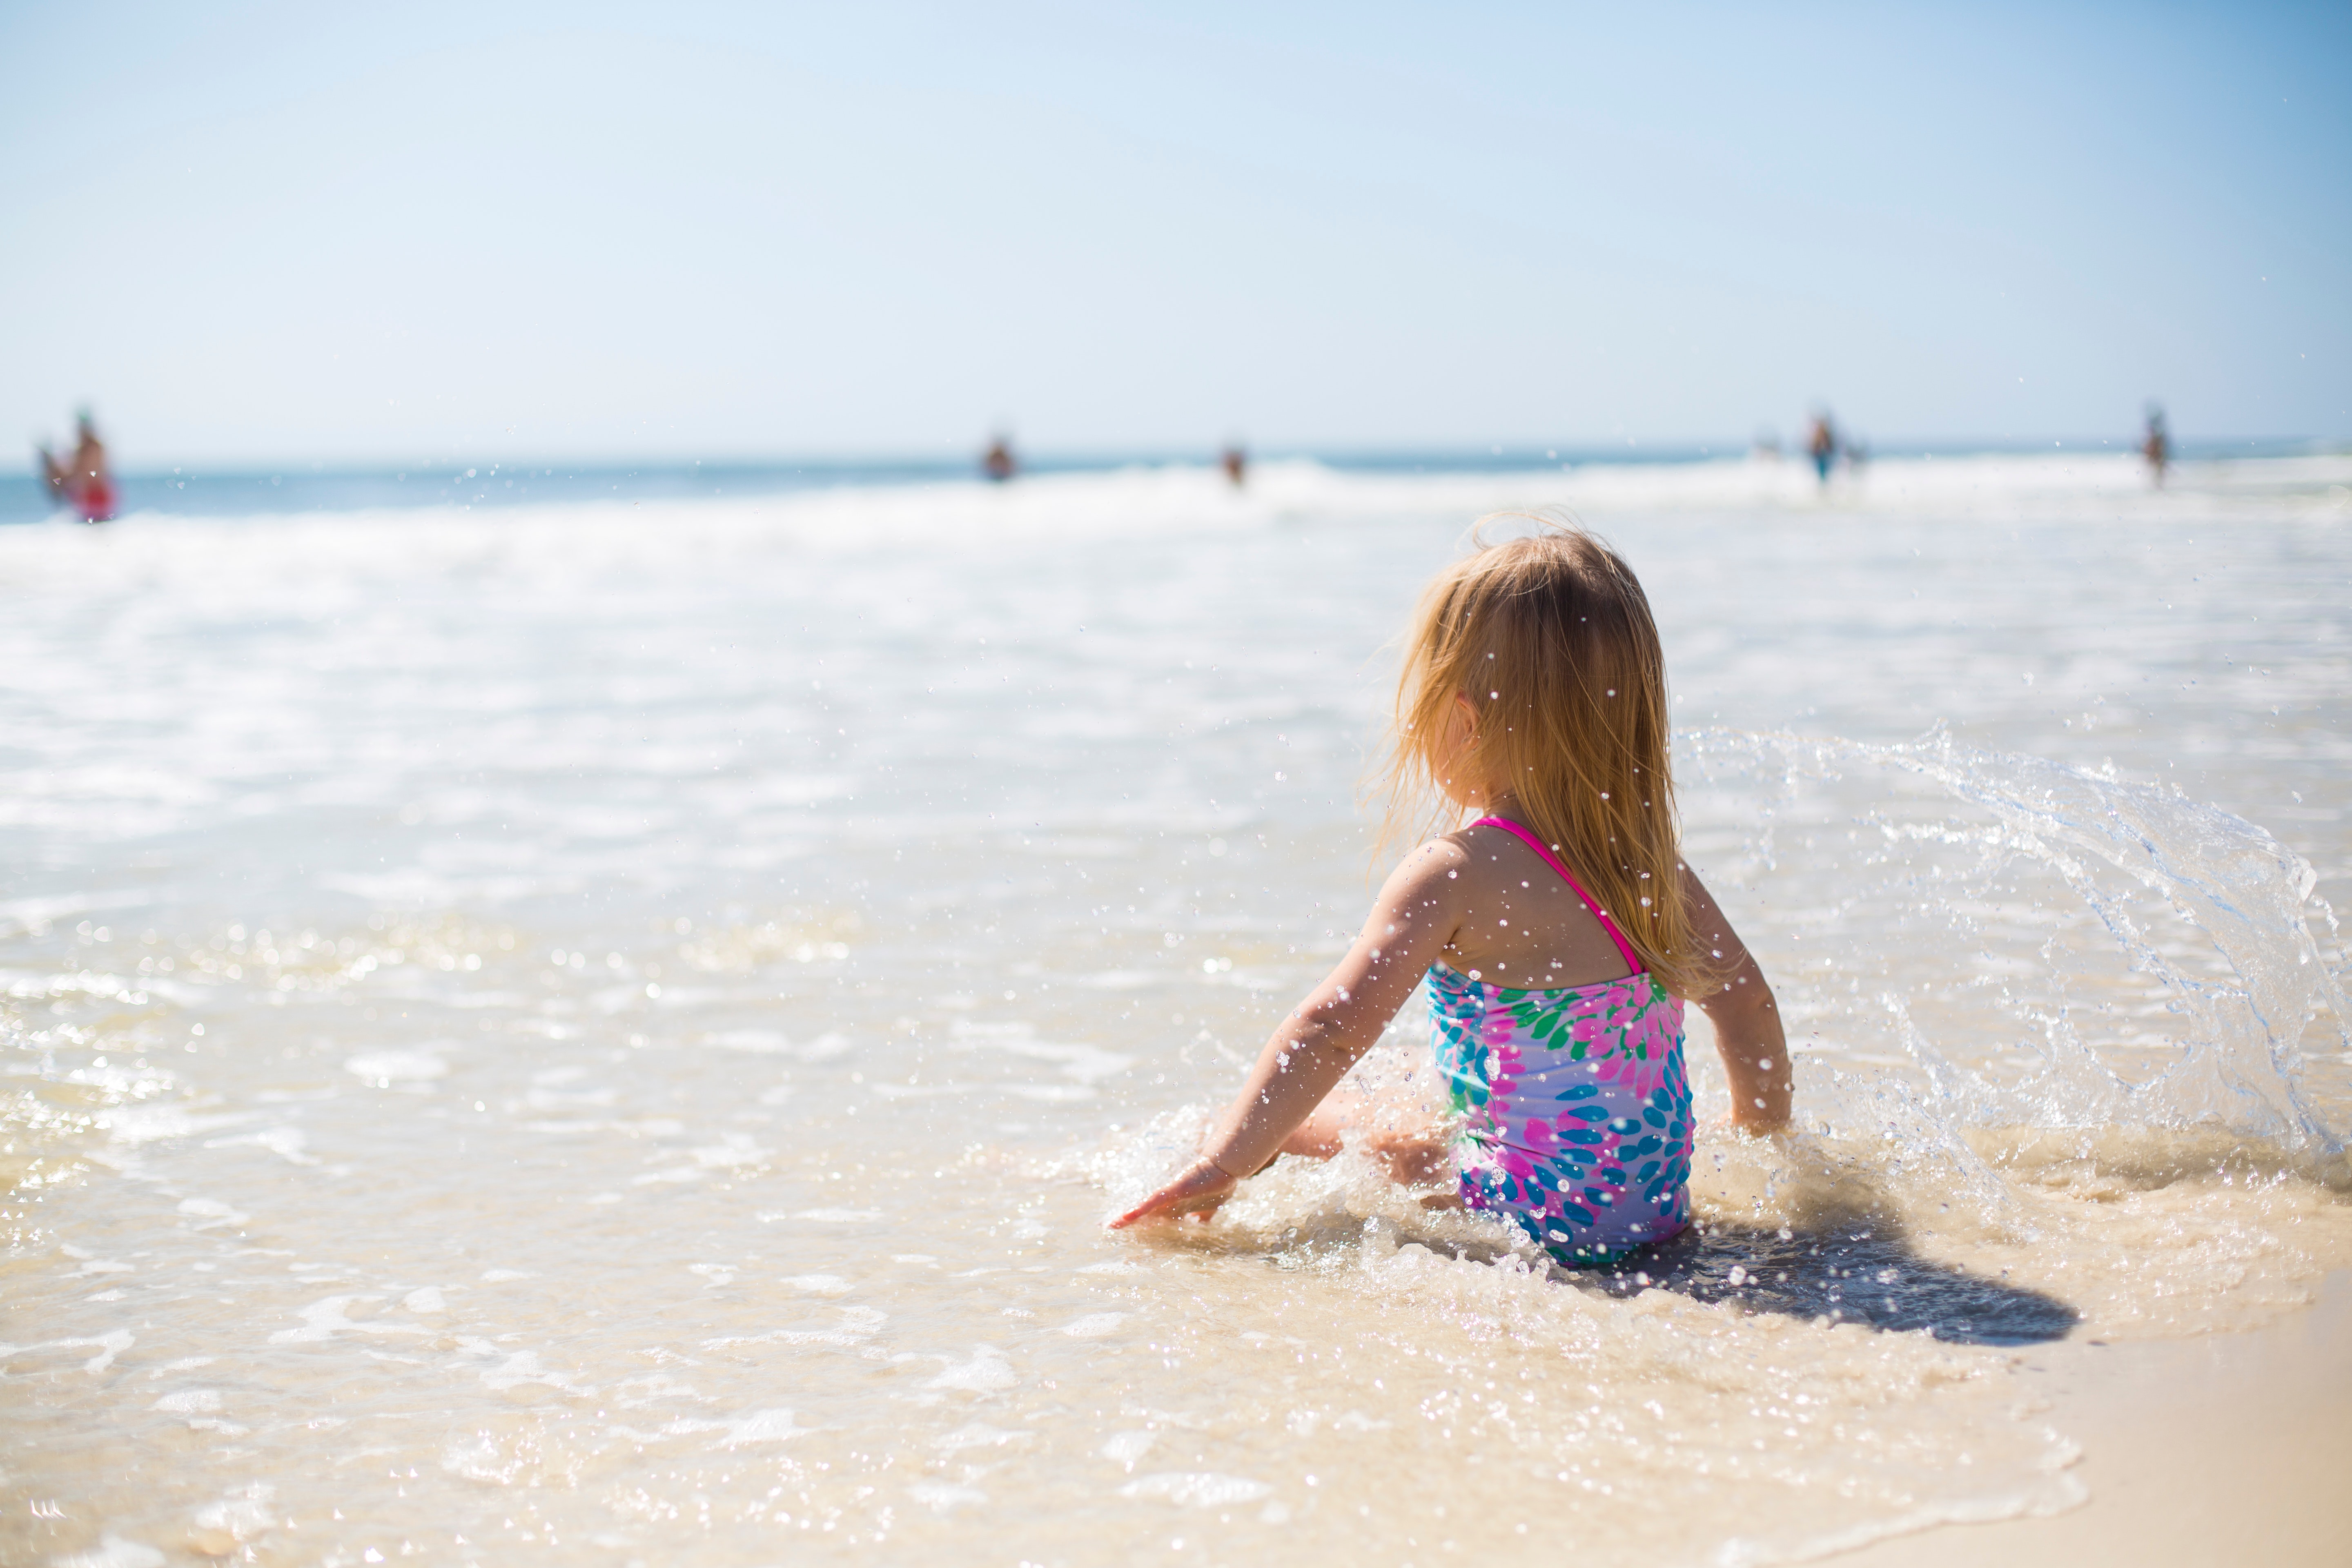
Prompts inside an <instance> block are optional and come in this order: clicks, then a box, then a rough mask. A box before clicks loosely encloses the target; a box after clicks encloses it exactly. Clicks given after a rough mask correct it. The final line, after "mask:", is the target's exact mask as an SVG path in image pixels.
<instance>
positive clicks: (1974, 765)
mask: <svg viewBox="0 0 2352 1568" xmlns="http://www.w3.org/2000/svg"><path fill="white" fill-rule="evenodd" d="M1681 754H1682V760H1683V771H1684V780H1685V794H1686V795H1687V796H1689V797H1691V798H1692V799H1693V800H1694V801H1696V802H1697V803H1698V804H1697V805H1696V807H1695V810H1694V819H1695V820H1694V831H1693V840H1694V848H1693V855H1694V858H1696V859H1700V860H1702V861H1705V860H1707V859H1708V858H1709V857H1708V855H1707V854H1706V850H1707V849H1709V848H1714V847H1721V846H1723V845H1724V844H1725V841H1726V839H1727V837H1733V836H1734V835H1736V837H1737V838H1738V846H1737V856H1736V858H1734V860H1733V863H1732V865H1731V867H1730V870H1731V872H1732V877H1731V879H1732V880H1733V881H1735V882H1737V881H1743V880H1748V879H1751V878H1752V879H1755V881H1756V882H1757V885H1758V889H1759V892H1763V893H1769V894H1770V895H1771V896H1772V898H1773V901H1774V903H1775V904H1776V905H1777V906H1779V908H1780V909H1781V910H1785V909H1787V907H1788V906H1789V905H1790V904H1791V903H1794V904H1796V905H1797V906H1798V912H1797V913H1796V914H1795V915H1794V916H1793V917H1790V916H1788V915H1781V916H1780V919H1782V920H1783V921H1787V923H1788V924H1789V925H1790V928H1791V930H1790V938H1791V940H1790V942H1788V943H1787V944H1786V945H1787V946H1789V947H1790V949H1792V950H1801V948H1802V946H1803V939H1804V938H1805V937H1806V936H1807V935H1809V934H1810V935H1813V936H1815V937H1817V938H1818V937H1823V936H1825V937H1827V938H1828V939H1829V941H1828V946H1829V948H1830V950H1831V952H1830V955H1829V960H1828V962H1822V961H1819V960H1816V961H1814V962H1813V963H1811V964H1810V965H1809V964H1808V963H1807V962H1806V961H1805V960H1803V959H1799V960H1796V961H1795V962H1793V963H1791V964H1790V966H1789V967H1790V969H1791V970H1793V971H1794V980H1795V984H1794V986H1793V990H1794V992H1795V993H1796V994H1795V996H1794V997H1793V998H1792V1001H1793V1003H1794V1006H1793V1007H1792V1021H1793V1020H1794V1017H1795V1016H1796V1015H1797V1014H1807V1015H1810V1016H1811V1018H1812V1019H1813V1020H1816V1021H1822V1022H1824V1023H1826V1022H1828V1021H1832V1020H1834V1021H1835V1023H1836V1024H1837V1025H1838V1026H1840V1028H1839V1031H1838V1032H1839V1033H1840V1034H1841V1035H1842V1036H1843V1037H1844V1043H1845V1044H1846V1045H1847V1046H1848V1047H1849V1050H1850V1053H1851V1054H1853V1055H1854V1056H1856V1057H1858V1058H1861V1059H1864V1060H1870V1059H1873V1058H1872V1057H1871V1053H1870V1052H1869V1051H1868V1050H1867V1049H1866V1048H1861V1049H1857V1048H1854V1047H1866V1046H1867V1045H1868V1044H1869V1043H1870V1041H1871V1039H1872V1038H1873V1037H1876V1038H1878V1039H1879V1040H1882V1041H1886V1043H1890V1044H1892V1045H1893V1046H1894V1047H1895V1055H1896V1056H1898V1057H1899V1058H1901V1059H1903V1060H1905V1061H1906V1062H1907V1063H1908V1064H1910V1066H1911V1067H1912V1068H1914V1069H1915V1070H1916V1074H1917V1075H1918V1076H1919V1077H1921V1078H1924V1079H1925V1080H1926V1088H1927V1099H1928V1100H1929V1102H1930V1103H1931V1104H1932V1106H1933V1107H1934V1114H1935V1116H1936V1117H1937V1118H1938V1119H1940V1120H1941V1121H1944V1122H1945V1123H1947V1124H1948V1125H1950V1126H1953V1127H1956V1128H1974V1129H1996V1128H2009V1129H2035V1130H2045V1131H2053V1130H2064V1131H2085V1132H2087V1131H2101V1132H2105V1131H2131V1130H2139V1129H2149V1130H2166V1131H2191V1130H2201V1131H2210V1132H2216V1133H2221V1134H2225V1135H2227V1137H2228V1138H2229V1139H2231V1140H2236V1141H2241V1142H2250V1143H2258V1144H2263V1145H2267V1146H2268V1147H2269V1148H2270V1150H2272V1151H2273V1152H2274V1153H2275V1154H2276V1155H2277V1156H2279V1157H2281V1158H2283V1159H2284V1161H2285V1162H2286V1163H2289V1164H2290V1165H2292V1166H2293V1167H2294V1168H2296V1169H2298V1170H2299V1171H2300V1172H2302V1173H2305V1174H2307V1175H2311V1176H2315V1177H2318V1178H2320V1179H2323V1180H2326V1181H2327V1182H2328V1183H2329V1184H2331V1185H2336V1186H2339V1187H2340V1186H2343V1185H2345V1184H2347V1183H2352V1173H2347V1161H2346V1137H2345V1132H2344V1131H2343V1126H2342V1121H2341V1115H2340V1111H2336V1112H2335V1113H2334V1115H2333V1117H2331V1109H2330V1108H2328V1107H2324V1106H2322V1105H2320V1104H2318V1103H2316V1102H2315V1100H2314V1098H2313V1096H2312V1095H2311V1094H2310V1093H2309V1092H2308V1090H2307V1087H2306V1084H2305V1066H2306V1060H2305V1047H2304V1043H2305V1037H2307V1036H2308V1035H2311V1034H2313V1033H2314V1032H2317V1033H2318V1034H2320V1035H2321V1036H2324V1037H2327V1038H2328V1039H2330V1040H2332V1042H2333V1043H2332V1044H2331V1045H2330V1046H2328V1047H2326V1048H2327V1049H2329V1050H2331V1051H2340V1050H2343V1049H2345V1048H2346V1047H2352V1026H2347V1024H2348V1021H2352V1010H2347V1006H2346V1004H2345V995H2344V987H2343V984H2342V982H2341V980H2340V978H2339V976H2338V975H2337V973H2336V972H2335V971H2334V970H2333V969H2332V968H2331V966H2330V964H2329V963H2328V962H2327V958H2326V953H2325V952H2324V951H2323V949H2322V947H2321V944H2320V939H2319V935H2318V933H2317V932H2316V931H2315V930H2314V925H2315V918H2316V920H2317V921H2323V922H2325V927H2326V931H2327V932H2328V933H2329V935H2330V936H2331V937H2332V936H2333V934H2334V931H2335V916H2334V912H2333V911H2332V910H2330V909H2329V908H2328V907H2327V905H2326V902H2325V900H2321V899H2319V898H2318V897H2317V896H2316V894H2315V886H2316V880H2317V879H2316V877H2315V873H2314V872H2313V869H2312V868H2311V866H2310V865H2309V863H2308V862H2306V861H2305V860H2304V859H2303V858H2301V857H2300V856H2298V855H2296V854H2294V852H2293V851H2291V850H2289V849H2288V848H2286V847H2284V846H2283V845H2281V844H2280V843H2279V842H2278V840H2277V839H2275V838H2274V837H2272V836H2271V834H2270V833H2268V832H2267V831H2265V830H2264V829H2263V828H2262V827H2260V826H2256V825H2254V824H2252V823H2250V822H2247V821H2246V820H2244V819H2243V818H2242V817H2239V816H2233V815H2231V813H2229V812H2226V811H2223V810H2221V809H2220V808H2218V807H2215V806H2210V805H2200V804H2198V803H2196V802H2194V801H2191V800H2189V799H2188V798H2187V797H2186V796H2184V795H2181V794H2179V792H2178V791H2177V790H2166V789H2161V788H2158V787H2156V786H2153V785H2149V784H2137V783H2133V782H2130V781H2128V780H2125V779H2121V778H2118V777H2116V776H2115V774H2114V773H2113V772H2112V770H2107V771H2093V770H2090V769H2087V768H2083V767H2078V766H2074V765H2070V764H2068V763H2059V762H2053V761H2050V760H2047V759H2043V758H2038V757H2030V756H2021V755H2016V754H2013V753H2004V752H1989V751H1980V750H1978V749H1976V748H1973V747H1969V746H1967V745H1964V744H1962V743H1960V742H1958V741H1956V740H1955V739H1954V738H1953V737H1952V736H1951V735H1950V734H1949V733H1948V731H1944V730H1942V729H1941V728H1940V727H1939V728H1938V729H1937V730H1936V731H1930V732H1929V733H1928V734H1927V736H1925V737H1923V738H1922V739H1920V740H1919V741H1916V742H1911V743H1908V744H1905V745H1894V746H1877V745H1870V744H1866V743H1864V742H1854V741H1845V740H1836V739H1829V740H1814V739H1805V738H1801V737H1798V736H1794V735H1788V734H1753V733H1745V732H1740V731H1728V730H1707V731H1697V732H1695V733H1691V734H1688V735H1685V736H1684V737H1682V752H1681ZM1727 827H1728V828H1730V829H1731V830H1732V832H1731V833H1727V832H1726V831H1725V829H1726V828H1727ZM1767 870H1769V877H1763V876H1759V875H1757V874H1758V873H1759V872H1761V871H1767ZM1772 934H1773V933H1770V932H1769V931H1768V932H1767V933H1766V944H1767V945H1768V946H1769V945H1770V944H1771V939H1772ZM1775 979H1776V984H1777V983H1780V975H1779V973H1776V975H1775ZM2159 1015H2160V1016H2162V1017H2163V1018H2164V1020H2165V1021H2166V1022H2165V1024H2164V1026H2161V1027H2158V1028H2155V1029H2151V1027H2150V1025H2149V1022H2148V1021H2149V1020H2151V1019H2154V1018H2157V1017H2158V1016H2159ZM1890 1031H1891V1035H1892V1039H1891V1041H1887V1040H1886V1037H1887V1036H1888V1034H1889V1033H1890ZM1877 1059H1880V1060H1884V1059H1885V1058H1877Z"/></svg>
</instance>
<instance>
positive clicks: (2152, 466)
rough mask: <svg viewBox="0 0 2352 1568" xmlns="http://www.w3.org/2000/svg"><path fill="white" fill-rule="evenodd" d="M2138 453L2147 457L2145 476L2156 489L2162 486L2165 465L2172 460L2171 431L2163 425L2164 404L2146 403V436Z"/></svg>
mask: <svg viewBox="0 0 2352 1568" xmlns="http://www.w3.org/2000/svg"><path fill="white" fill-rule="evenodd" d="M2139 454H2140V456H2141V457H2143V458H2147V477H2148V479H2149V481H2150V482H2151V483H2153V484H2154V485H2155V486H2156V488H2157V489H2163V488H2164V470H2165V466H2166V465H2167V464H2168V463H2170V462H2171V461H2172V433H2171V432H2170V431H2168V430H2167V429H2166V428H2165V427H2164V405H2162V404H2159V403H2151V404H2149V405H2147V439H2146V440H2144V441H2142V442H2141V443H2140V444H2139Z"/></svg>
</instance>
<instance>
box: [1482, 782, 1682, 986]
mask: <svg viewBox="0 0 2352 1568" xmlns="http://www.w3.org/2000/svg"><path fill="white" fill-rule="evenodd" d="M1470 826H1473V827H1499V828H1501V829H1502V830H1503V831H1504V832H1506V833H1508V834H1511V835H1513V836H1514V837H1517V839H1518V841H1519V842H1520V843H1522V844H1524V845H1526V846H1527V847H1528V848H1530V849H1532V850H1534V851H1535V852H1536V853H1537V854H1538V855H1540V856H1542V857H1543V858H1544V864H1545V865H1547V866H1549V867H1550V868H1552V869H1553V870H1555V871H1557V872H1559V879H1560V880H1561V881H1563V882H1566V883H1567V884H1568V885H1569V887H1570V888H1571V889H1574V890H1575V893H1576V896H1577V899H1578V900H1580V902H1581V903H1582V904H1583V905H1584V907H1585V908H1586V909H1587V910H1591V914H1592V918H1593V919H1594V920H1597V921H1600V922H1601V930H1602V931H1607V932H1608V933H1609V940H1610V941H1611V942H1615V943H1616V944H1617V951H1618V952H1622V953H1623V954H1624V955H1625V967H1626V968H1628V969H1630V970H1632V971H1633V973H1635V974H1639V973H1642V959H1641V955H1640V954H1638V953H1636V952H1634V951H1633V943H1632V942H1627V941H1626V940H1625V933H1624V932H1623V931H1619V930H1618V929H1617V922H1616V921H1612V920H1611V919H1610V918H1609V911H1608V910H1604V909H1602V908H1601V906H1600V905H1599V904H1596V903H1594V902H1593V901H1592V895H1591V894H1590V893H1588V892H1586V891H1585V890H1584V884H1583V883H1581V882H1580V881H1578V880H1577V879H1576V878H1575V877H1574V876H1573V875H1571V874H1570V871H1569V868H1568V867H1567V866H1566V865H1565V864H1563V863H1562V862H1561V860H1560V858H1559V856H1557V855H1555V854H1553V853H1552V852H1551V851H1550V850H1549V849H1547V848H1545V847H1544V846H1543V841H1542V840H1541V839H1539V838H1538V837H1536V836H1535V835H1534V834H1532V833H1529V832H1528V830H1527V829H1526V828H1524V827H1522V826H1519V825H1518V824H1517V823H1516V822H1510V821H1507V820H1505V819H1504V818H1502V817H1499V816H1482V817H1480V818H1479V819H1478V820H1477V821H1475V822H1474V823H1472V824H1471V825H1470ZM1628 978H1631V976H1628Z"/></svg>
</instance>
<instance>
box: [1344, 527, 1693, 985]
mask: <svg viewBox="0 0 2352 1568" xmlns="http://www.w3.org/2000/svg"><path fill="white" fill-rule="evenodd" d="M1505 521H1516V522H1531V523H1533V524H1535V525H1536V527H1535V531H1533V532H1529V533H1526V534H1522V535H1520V536H1518V537H1516V538H1510V539H1504V540H1500V541H1493V542H1490V541H1489V540H1488V539H1487V538H1486V531H1487V530H1488V529H1490V528H1492V527H1494V526H1495V525H1496V524H1498V523H1501V522H1505ZM1471 539H1472V546H1473V547H1472V549H1471V552H1470V553H1468V554H1467V555H1465V556H1463V557H1462V558H1461V559H1460V560H1458V561H1456V562H1454V563H1453V564H1452V565H1450V566H1448V567H1446V568H1445V569H1444V571H1442V572H1440V573H1439V574H1437V576H1436V577H1435V579H1434V580H1433V581H1432V582H1431V583H1430V584H1429V586H1428V587H1427V588H1426V589H1424V590H1423V593H1422V596H1421V602H1420V604H1419V605H1417V606H1416V607H1415V608H1414V610H1413V615H1412V623H1411V625H1410V626H1409V627H1408V629H1407V632H1406V635H1405V643H1404V667H1403V669H1402V673H1401V674H1400V675H1399V677H1398V679H1397V694H1396V709H1395V717H1394V722H1393V728H1392V731H1391V740H1390V751H1389V762H1388V767H1387V771H1386V773H1385V776H1384V779H1383V781H1382V783H1383V794H1384V795H1385V797H1386V799H1385V804H1386V807H1387V821H1388V833H1389V838H1390V841H1391V842H1393V841H1394V840H1395V839H1398V838H1410V837H1421V836H1423V834H1424V833H1426V832H1427V831H1429V830H1431V829H1432V828H1433V827H1439V826H1452V824H1451V822H1450V821H1448V820H1447V815H1448V814H1449V813H1450V812H1451V810H1452V805H1451V803H1450V802H1448V801H1447V800H1446V798H1445V796H1444V794H1443V792H1442V790H1441V789H1440V787H1439V786H1440V785H1441V784H1443V783H1444V778H1443V776H1442V774H1441V772H1440V770H1442V769H1444V768H1446V767H1447V766H1449V765H1451V766H1453V767H1455V768H1459V769H1464V770H1467V772H1468V775H1469V776H1470V777H1473V778H1475V779H1476V780H1478V781H1480V782H1481V784H1483V785H1484V786H1485V788H1486V792H1487V794H1488V795H1489V797H1490V798H1493V797H1499V796H1501V795H1505V794H1508V795H1511V796H1512V797H1513V798H1514V800H1515V801H1516V803H1517V806H1518V808H1519V815H1520V816H1522V817H1523V818H1524V819H1525V820H1526V822H1527V824H1528V826H1530V827H1532V828H1533V829H1535V831H1536V832H1538V834H1540V835H1541V836H1542V837H1543V839H1544V841H1545V842H1546V843H1547V844H1549V845H1550V846H1552V847H1553V848H1554V849H1555V850H1556V851H1557V852H1558V853H1559V856H1560V857H1561V858H1563V859H1564V860H1566V861H1567V863H1568V865H1569V868H1570V869H1571V870H1573V871H1574V872H1575V873H1576V874H1577V876H1578V877H1580V878H1581V879H1583V881H1584V885H1585V887H1586V889H1588V890H1589V891H1590V892H1591V895H1592V897H1593V898H1594V899H1595V900H1598V901H1599V903H1600V904H1601V908H1603V909H1604V910H1608V911H1609V914H1610V916H1611V918H1612V919H1613V920H1615V921H1616V922H1617V923H1618V925H1619V926H1620V927H1621V928H1622V930H1623V931H1624V932H1625V935H1626V938H1627V940H1629V941H1630V942H1633V947H1634V949H1635V951H1637V952H1639V953H1640V954H1641V956H1642V959H1643V963H1644V965H1645V966H1646V967H1647V968H1648V969H1649V970H1650V971H1651V973H1654V974H1655V975H1657V977H1658V978H1659V979H1660V980H1661V981H1663V982H1664V984H1665V985H1666V987H1667V989H1668V990H1670V991H1673V992H1675V994H1679V995H1685V996H1689V995H1705V994H1707V993H1708V992H1710V991H1712V990H1714V989H1715V988H1716V986H1717V984H1720V982H1719V981H1718V980H1717V978H1716V970H1717V964H1716V963H1715V962H1714V960H1713V959H1712V956H1711V955H1710V953H1709V952H1707V950H1706V948H1705V947H1704V946H1703V945H1702V944H1701V942H1700V941H1699V940H1698V935H1697V932H1696V928H1695V926H1694V923H1693V921H1692V917H1691V912H1690V908H1689V903H1688V900H1687V899H1686V898H1685V895H1684V889H1683V873H1682V858H1681V852H1680V848H1679V837H1678V834H1677V831H1676V825H1675V786H1674V774H1673V770H1672V767H1671V765H1670V763H1669V760H1668V757H1667V719H1666V667H1665V658H1664V654H1663V653H1662V652H1661V651H1660V648H1659V646H1658V628H1657V625H1656V623H1655V622H1654V621H1653V620H1652V618H1651V616H1650V602H1649V600H1648V598H1647V597H1645V596H1644V595H1643V593H1642V584H1640V583H1639V582H1638V581H1637V580H1636V579H1635V578H1634V576H1633V568H1631V567H1629V566H1627V565H1626V564H1625V562H1624V559H1623V557H1622V556H1620V555H1619V554H1618V553H1617V552H1615V551H1614V550H1612V549H1611V548H1610V547H1609V546H1608V545H1607V544H1605V543H1603V542H1601V540H1599V539H1597V538H1595V537H1594V536H1593V535H1591V534H1590V533H1588V532H1586V531H1584V530H1582V529H1581V528H1578V527H1575V526H1572V525H1570V524H1567V523H1564V522H1561V521H1557V520H1555V519H1550V518H1546V517H1540V516H1533V515H1527V514H1517V513H1497V514H1496V515H1495V516H1493V517H1487V518H1483V519H1481V520H1480V521H1479V524H1478V527H1477V529H1476V530H1475V531H1473V533H1472V536H1471ZM1457 697H1461V698H1466V699H1467V700H1469V703H1470V707H1471V710H1472V712H1473V714H1474V715H1475V718H1474V720H1473V728H1472V731H1471V736H1470V741H1469V744H1468V745H1467V746H1466V747H1464V748H1462V749H1461V750H1459V751H1458V752H1454V755H1452V756H1451V757H1449V756H1448V754H1447V753H1448V752H1449V750H1451V749H1452V748H1450V747H1449V745H1448V734H1449V731H1452V730H1453V729H1454V726H1455V725H1456V724H1457V723H1458V722H1459V721H1458V719H1457V717H1456V715H1457V712H1458V710H1457V708H1456V705H1455V699H1456V698H1457Z"/></svg>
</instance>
